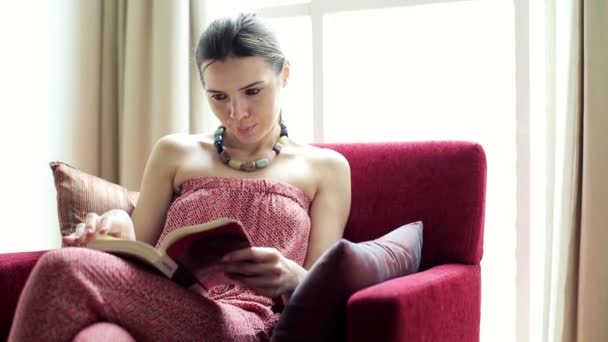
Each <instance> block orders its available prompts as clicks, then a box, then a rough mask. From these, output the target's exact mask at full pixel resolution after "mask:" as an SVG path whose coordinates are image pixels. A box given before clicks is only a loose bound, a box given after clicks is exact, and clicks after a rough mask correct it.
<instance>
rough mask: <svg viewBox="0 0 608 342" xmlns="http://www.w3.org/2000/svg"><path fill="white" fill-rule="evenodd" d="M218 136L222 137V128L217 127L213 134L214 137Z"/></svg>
mask: <svg viewBox="0 0 608 342" xmlns="http://www.w3.org/2000/svg"><path fill="white" fill-rule="evenodd" d="M219 135H224V127H218V129H217V130H216V131H215V133H213V136H214V137H217V136H219Z"/></svg>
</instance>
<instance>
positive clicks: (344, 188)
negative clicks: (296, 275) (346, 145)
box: [304, 150, 351, 269]
mask: <svg viewBox="0 0 608 342" xmlns="http://www.w3.org/2000/svg"><path fill="white" fill-rule="evenodd" d="M323 152H324V153H323V156H321V157H320V158H319V159H318V160H316V161H315V164H316V165H314V169H315V170H317V172H316V173H317V178H318V184H319V187H318V190H317V194H316V195H315V198H314V199H313V201H312V204H311V208H310V220H311V231H310V238H309V240H308V241H309V242H308V252H307V253H306V260H305V261H304V268H305V269H310V267H312V265H313V264H314V263H315V262H316V261H317V259H319V257H320V256H321V254H323V252H325V251H326V250H327V249H328V248H329V247H330V246H331V245H332V244H333V243H334V242H336V241H338V240H340V239H341V238H342V235H343V234H344V228H345V226H346V221H347V220H348V215H349V213H350V203H351V183H350V166H349V165H348V161H347V160H346V158H344V156H342V155H341V154H339V153H337V152H335V151H332V150H324V151H323Z"/></svg>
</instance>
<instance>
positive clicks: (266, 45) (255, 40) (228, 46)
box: [196, 13, 285, 78]
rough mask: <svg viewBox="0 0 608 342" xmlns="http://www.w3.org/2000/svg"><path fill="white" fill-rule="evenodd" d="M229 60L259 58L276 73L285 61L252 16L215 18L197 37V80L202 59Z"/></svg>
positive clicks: (274, 40)
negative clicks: (232, 58) (199, 37)
mask: <svg viewBox="0 0 608 342" xmlns="http://www.w3.org/2000/svg"><path fill="white" fill-rule="evenodd" d="M231 57H262V58H264V59H265V60H266V61H267V62H268V63H270V65H272V67H273V69H274V70H275V71H276V72H277V73H279V72H280V71H281V69H282V68H283V63H284V61H285V56H284V55H283V52H281V49H280V47H279V42H278V40H277V38H276V36H275V35H274V33H273V32H272V31H271V30H270V29H269V28H268V27H267V26H266V24H265V23H264V22H263V21H262V20H261V19H259V18H258V17H256V15H255V14H253V13H248V14H239V15H238V16H237V17H234V18H222V19H217V20H215V21H213V22H212V23H211V24H209V27H207V29H206V30H205V32H203V34H202V35H201V39H200V40H199V42H198V46H197V48H196V65H197V67H198V69H199V72H200V73H201V78H202V73H203V71H204V69H202V70H201V63H202V62H203V61H204V60H209V59H211V60H214V61H218V60H219V61H224V60H226V59H228V58H231ZM212 63H213V62H212ZM210 64H211V63H210ZM208 65H209V64H208ZM208 65H207V66H208Z"/></svg>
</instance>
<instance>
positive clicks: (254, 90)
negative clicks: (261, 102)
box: [245, 89, 260, 95]
mask: <svg viewBox="0 0 608 342" xmlns="http://www.w3.org/2000/svg"><path fill="white" fill-rule="evenodd" d="M259 92H260V89H247V90H245V94H247V95H257V94H258V93H259Z"/></svg>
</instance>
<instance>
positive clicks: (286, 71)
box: [281, 59, 291, 87]
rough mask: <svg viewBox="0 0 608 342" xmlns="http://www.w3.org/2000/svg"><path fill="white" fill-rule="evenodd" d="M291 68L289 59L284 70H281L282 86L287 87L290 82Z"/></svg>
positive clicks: (285, 62)
mask: <svg viewBox="0 0 608 342" xmlns="http://www.w3.org/2000/svg"><path fill="white" fill-rule="evenodd" d="M290 67H291V63H289V60H288V59H285V61H284V62H283V69H281V85H282V86H283V87H285V86H286V85H287V83H288V82H289V69H290Z"/></svg>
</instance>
